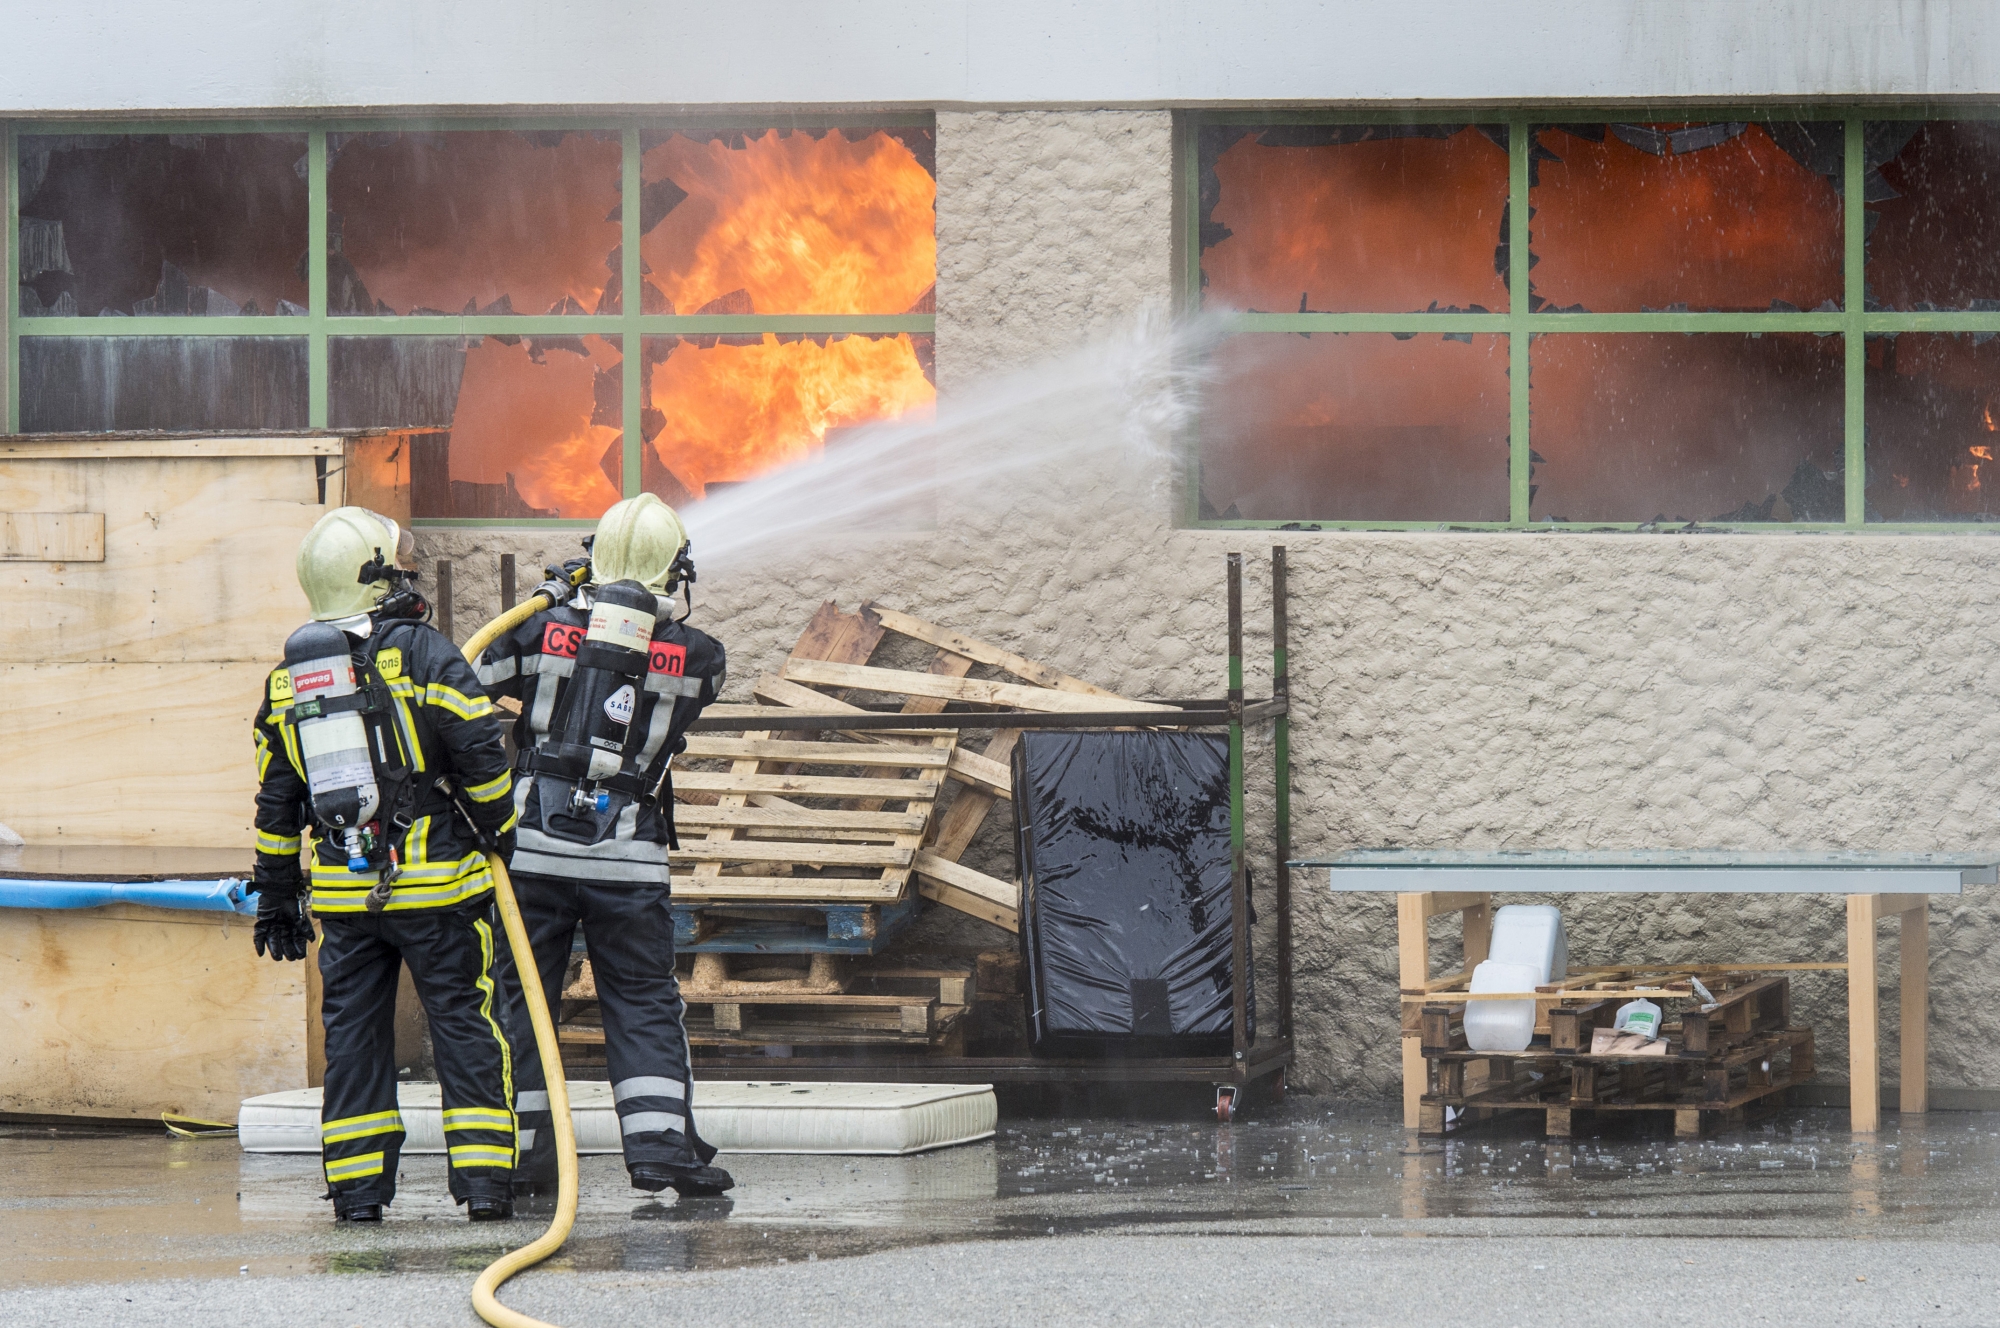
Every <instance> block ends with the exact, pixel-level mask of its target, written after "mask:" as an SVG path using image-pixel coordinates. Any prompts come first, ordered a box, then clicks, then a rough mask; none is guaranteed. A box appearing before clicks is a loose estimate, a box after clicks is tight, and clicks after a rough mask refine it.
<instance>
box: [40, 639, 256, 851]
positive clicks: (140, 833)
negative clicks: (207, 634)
mask: <svg viewBox="0 0 2000 1328" xmlns="http://www.w3.org/2000/svg"><path fill="white" fill-rule="evenodd" d="M268 672H269V669H268V667H267V666H266V665H264V664H8V663H0V697H5V698H6V703H5V704H4V705H0V752H4V753H6V759H5V760H4V761H0V823H4V824H6V825H10V826H12V827H13V828H14V829H15V830H16V831H18V832H19V833H20V834H21V835H22V837H23V838H25V839H26V840H27V841H28V842H29V843H31V844H63V843H74V844H148V843H151V844H205V845H209V846H213V847H218V848H220V847H236V846H247V845H252V844H254V843H255V842H256V835H255V834H254V832H253V831H252V830H251V825H250V822H251V816H252V814H253V812H254V810H255V809H254V807H253V805H252V800H253V799H254V798H255V796H256V792H257V780H256V768H255V760H256V758H255V749H254V747H253V745H252V743H251V739H250V724H251V721H252V720H253V719H254V718H255V717H256V713H257V706H258V703H259V700H260V698H261V697H262V694H263V688H264V680H265V677H266V675H267V674H268Z"/></svg>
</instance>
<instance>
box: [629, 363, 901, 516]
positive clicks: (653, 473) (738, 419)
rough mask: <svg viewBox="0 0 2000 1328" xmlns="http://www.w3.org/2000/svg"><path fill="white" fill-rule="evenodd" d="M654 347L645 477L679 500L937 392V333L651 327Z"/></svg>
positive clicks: (831, 442) (796, 456) (816, 449)
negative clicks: (659, 333) (709, 331)
mask: <svg viewBox="0 0 2000 1328" xmlns="http://www.w3.org/2000/svg"><path fill="white" fill-rule="evenodd" d="M645 353H646V388H645V396H644V405H643V409H644V416H643V424H642V429H643V433H644V436H645V439H646V450H645V454H644V464H645V467H646V473H645V474H644V475H643V476H642V477H641V483H642V485H643V487H645V488H646V489H647V490H649V491H651V492H653V493H657V494H659V495H660V496H661V497H662V498H664V499H665V500H666V501H667V502H668V503H669V504H672V505H674V506H679V505H680V504H682V503H685V502H690V501H693V500H694V499H697V498H700V497H702V496H704V495H705V494H706V493H707V491H708V490H709V488H711V487H712V486H714V485H717V484H720V483H727V482H735V481H741V480H747V479H753V478H755V477H756V476H758V475H760V474H762V473H764V472H765V471H768V470H774V469H776V468H778V467H780V466H786V465H790V464H792V463H794V462H797V461H803V460H806V459H808V458H811V457H814V456H817V455H819V454H820V453H821V451H822V449H826V450H829V451H830V450H832V449H834V448H836V447H837V446H838V445H839V440H840V436H841V431H842V430H844V429H849V428H852V427H854V426H856V425H861V424H867V423H870V422H871V421H875V420H885V419H895V418H897V417H898V416H901V415H904V414H908V413H911V412H927V411H929V410H930V408H931V405H932V403H933V402H934V401H935V400H936V398H937V389H936V387H935V385H934V383H933V380H932V352H931V338H930V337H928V336H914V337H913V336H910V335H907V334H902V335H897V336H860V335H854V336H845V335H832V336H824V335H823V336H792V335H786V336H773V335H770V334H765V335H762V336H755V335H747V336H740V337H727V336H723V337H716V336H699V337H647V338H646V352H645ZM655 467H657V468H658V469H657V470H656V469H655Z"/></svg>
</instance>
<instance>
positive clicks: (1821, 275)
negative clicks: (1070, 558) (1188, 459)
mask: <svg viewBox="0 0 2000 1328" xmlns="http://www.w3.org/2000/svg"><path fill="white" fill-rule="evenodd" d="M1953 114H1954V115H1963V114H1965V113H1964V112H1953ZM1353 119H1354V117H1351V116H1349V117H1336V116H1333V115H1328V116H1326V117H1324V118H1321V119H1316V120H1302V121H1293V122H1289V123H1287V122H1282V121H1279V120H1277V119H1274V118H1273V117H1271V116H1270V115H1269V114H1268V113H1265V114H1261V115H1260V114H1254V113H1233V112H1231V113H1222V112H1218V113H1203V114H1197V115H1191V116H1189V117H1188V118H1187V120H1186V121H1185V123H1184V124H1183V140H1182V151H1181V161H1182V169H1183V171H1184V176H1183V181H1184V183H1183V207H1184V213H1185V215H1187V216H1189V217H1190V218H1191V224H1189V225H1187V226H1185V227H1184V228H1183V229H1184V232H1185V234H1186V237H1187V240H1186V244H1187V250H1186V265H1187V266H1186V271H1185V286H1186V288H1187V290H1188V292H1189V303H1190V306H1191V307H1197V308H1204V309H1207V310H1210V311H1220V312H1221V313H1222V315H1223V316H1224V317H1225V318H1226V319H1227V322H1226V323H1225V325H1224V326H1225V327H1226V335H1225V336H1224V339H1223V341H1222V343H1221V344H1220V346H1219V348H1218V350H1217V352H1216V367H1217V373H1216V375H1215V382H1214V387H1213V390H1212V391H1211V393H1210V394H1209V399H1208V401H1207V402H1206V404H1205V407H1204V410H1203V415H1202V419H1201V423H1200V427H1199V432H1198V436H1197V439H1196V441H1195V445H1194V446H1193V447H1192V449H1191V455H1192V471H1191V475H1190V483H1189V485H1188V490H1189V509H1190V510H1189V512H1188V517H1189V519H1190V520H1191V521H1193V522H1195V523H1197V524H1205V525H1224V526H1285V527H1306V528H1313V527H1335V526H1361V527H1368V528H1418V529H1428V528H1437V527H1448V528H1458V527H1463V528H1473V529H1482V528H1493V529H1499V528H1509V527H1514V528H1520V527H1526V526H1530V525H1533V526H1537V527H1543V526H1557V527H1563V526H1568V527H1583V528H1617V529H1642V530H1644V529H1686V528H1689V527H1690V526H1693V527H1696V528H1702V527H1722V528H1731V527H1768V526H1770V525H1788V526H1831V527H1843V526H1845V527H1858V526H1862V525H1865V524H1869V523H1893V524H1895V525H1898V526H1901V527H1915V528H1922V527H1930V526H1935V527H1940V528H1958V527H1959V526H1960V523H1966V522H1986V521H1993V520H2000V469H1996V464H1995V450H1994V449H1995V447H1996V446H2000V119H1966V118H1954V119H1938V120H1922V119H1910V120H1907V121H1893V122H1892V121H1879V120H1867V119H1862V118H1845V119H1843V118H1838V117H1835V116H1831V115H1829V114H1828V113H1827V112H1825V111H1816V112H1813V113H1812V114H1811V115H1801V116H1798V117H1796V118H1793V117H1787V116H1780V115H1775V114H1773V113H1772V112H1771V111H1769V110H1768V109H1767V110H1765V111H1763V112H1762V113H1760V114H1757V115H1754V116H1752V115H1748V114H1745V115H1741V116H1740V117H1739V118H1731V119H1727V120H1702V121H1690V120H1679V119H1670V118H1666V117H1665V116H1661V117H1659V118H1633V119H1619V120H1608V119H1607V120H1582V119H1566V120H1565V121H1563V122H1561V123H1553V122H1538V121H1535V120H1532V119H1527V118H1521V119H1506V118H1502V117H1493V118H1491V119H1489V120H1487V121H1486V122H1483V123H1479V122H1469V121H1466V120H1460V121H1458V122H1448V121H1445V120H1443V119H1441V118H1437V119H1423V118H1421V117H1418V116H1416V115H1415V114H1413V113H1412V114H1404V115H1399V116H1397V117H1395V122H1390V121H1388V120H1382V121H1377V122H1370V123H1357V122H1351V121H1352V120H1353ZM1343 121H1349V122H1343Z"/></svg>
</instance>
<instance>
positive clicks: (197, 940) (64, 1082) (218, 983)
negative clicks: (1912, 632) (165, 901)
mask: <svg viewBox="0 0 2000 1328" xmlns="http://www.w3.org/2000/svg"><path fill="white" fill-rule="evenodd" d="M250 925H251V923H250V919H249V918H245V917H239V916H237V915H235V914H231V913H190V912H184V911H178V910H170V909H153V908H140V907H136V906H130V905H118V906H114V907H111V908H92V909H25V908H0V991H5V992H6V993H7V999H6V1000H5V1001H0V1112H21V1113H32V1114H37V1115H61V1116H110V1117H129V1118H137V1119H143V1118H148V1117H157V1116H158V1115H159V1113H160V1112H162V1111H173V1112H179V1113H182V1114H185V1115H190V1116H197V1117H201V1118H203V1119H207V1120H229V1121H233V1120H235V1119H236V1108H237V1104H238V1103H239V1102H241V1101H242V1100H243V1099H244V1098H246V1097H251V1096H254V1095H256V1094H258V1093H275V1092H278V1091H279V1090H281V1089H287V1088H297V1087H300V1086H301V1085H302V1084H303V1083H304V1082H305V1064H306V1021H305V1019H304V1018H302V1017H301V1016H302V1015H303V1013H304V1011H305V1002H306V992H305V965H304V964H277V963H273V962H272V961H271V960H269V959H259V958H257V957H256V955H255V953H254V952H253V951H252V949H251V947H250Z"/></svg>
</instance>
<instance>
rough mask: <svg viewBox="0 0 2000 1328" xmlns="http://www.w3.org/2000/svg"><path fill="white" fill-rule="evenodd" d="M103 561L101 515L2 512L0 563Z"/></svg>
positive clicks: (102, 519)
mask: <svg viewBox="0 0 2000 1328" xmlns="http://www.w3.org/2000/svg"><path fill="white" fill-rule="evenodd" d="M103 561H104V513H102V512H0V562H22V563H101V562H103Z"/></svg>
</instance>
